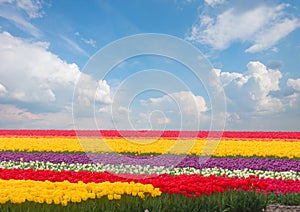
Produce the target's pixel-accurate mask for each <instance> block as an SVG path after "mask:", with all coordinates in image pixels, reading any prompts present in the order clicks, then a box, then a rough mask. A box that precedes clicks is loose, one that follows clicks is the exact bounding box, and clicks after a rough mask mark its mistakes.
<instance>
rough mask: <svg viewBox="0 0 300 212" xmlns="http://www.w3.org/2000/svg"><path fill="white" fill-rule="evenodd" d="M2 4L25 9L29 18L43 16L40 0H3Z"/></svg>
mask: <svg viewBox="0 0 300 212" xmlns="http://www.w3.org/2000/svg"><path fill="white" fill-rule="evenodd" d="M0 4H2V5H3V4H11V5H13V6H14V7H16V8H18V9H19V10H23V11H24V12H25V13H26V14H27V15H28V16H29V18H40V17H42V16H43V11H42V2H41V1H39V0H1V1H0Z"/></svg>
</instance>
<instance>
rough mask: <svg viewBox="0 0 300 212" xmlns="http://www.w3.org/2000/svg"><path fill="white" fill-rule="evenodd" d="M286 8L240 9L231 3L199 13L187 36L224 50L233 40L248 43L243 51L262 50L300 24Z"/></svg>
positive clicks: (257, 7) (264, 5)
mask: <svg viewBox="0 0 300 212" xmlns="http://www.w3.org/2000/svg"><path fill="white" fill-rule="evenodd" d="M212 2H214V1H212ZM287 7H289V5H287V4H279V5H266V4H258V5H256V6H254V7H249V8H248V9H245V8H243V9H242V8H239V7H238V6H234V5H233V6H231V7H229V8H227V9H226V10H225V11H224V12H222V13H220V14H217V15H216V16H212V15H211V14H204V13H201V14H199V21H198V22H197V23H196V24H194V25H193V26H192V28H191V31H190V34H189V36H188V37H187V39H188V40H190V41H194V42H197V43H200V44H207V45H210V46H211V47H213V48H214V49H217V50H224V49H226V48H228V47H229V46H230V45H231V44H232V43H234V42H248V43H251V46H250V47H249V48H247V49H246V52H250V53H254V52H258V51H262V50H265V49H268V48H271V47H272V46H274V45H276V44H277V43H278V42H279V41H280V40H281V39H282V38H284V37H285V36H287V35H288V34H289V33H291V32H292V31H294V30H295V29H296V28H298V27H299V26H300V21H299V19H297V18H294V17H288V13H287V12H286V8H287ZM257 17H259V18H257Z"/></svg>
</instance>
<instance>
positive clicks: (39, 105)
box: [0, 0, 300, 131]
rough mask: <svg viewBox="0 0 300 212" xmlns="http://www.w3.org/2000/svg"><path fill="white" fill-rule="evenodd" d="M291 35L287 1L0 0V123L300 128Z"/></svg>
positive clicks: (295, 44) (299, 76)
mask: <svg viewBox="0 0 300 212" xmlns="http://www.w3.org/2000/svg"><path fill="white" fill-rule="evenodd" d="M299 38H300V2H299V1H294V0H290V1H279V0H270V1H262V0H253V1H246V0H243V1H240V0H231V1H229V0H202V1H198V0H182V1H180V0H153V1H141V0H129V1H122V0H112V1H108V0H89V1H85V0H76V1H69V0H62V1H54V0H52V1H48V0H0V58H1V62H0V128H1V129H132V130H137V129H139V130H140V129H159V130H163V129H169V130H235V131H300V39H299Z"/></svg>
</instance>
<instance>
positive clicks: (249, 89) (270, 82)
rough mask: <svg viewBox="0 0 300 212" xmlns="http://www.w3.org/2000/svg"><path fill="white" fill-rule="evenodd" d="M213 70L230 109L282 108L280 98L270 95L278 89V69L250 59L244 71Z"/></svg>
mask: <svg viewBox="0 0 300 212" xmlns="http://www.w3.org/2000/svg"><path fill="white" fill-rule="evenodd" d="M214 72H215V73H216V74H217V76H218V77H219V78H220V80H221V82H222V83H223V86H224V90H225V93H226V96H227V98H228V101H229V104H231V105H230V107H231V110H232V109H233V110H238V111H242V112H248V113H249V112H254V113H257V114H259V113H261V114H266V113H275V112H279V111H282V110H283V105H282V102H281V100H280V99H278V98H276V97H273V96H271V95H270V92H272V91H278V90H280V87H279V82H280V79H281V78H282V74H281V72H280V71H279V70H273V69H268V68H267V67H266V66H265V65H264V64H262V63H260V62H257V61H252V62H249V63H248V64H247V71H245V72H244V73H237V72H222V71H221V70H217V69H215V70H214Z"/></svg>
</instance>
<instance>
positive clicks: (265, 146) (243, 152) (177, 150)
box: [0, 137, 300, 158]
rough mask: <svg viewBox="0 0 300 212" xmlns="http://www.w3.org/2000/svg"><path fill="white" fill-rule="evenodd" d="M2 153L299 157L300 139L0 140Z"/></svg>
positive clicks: (1, 138)
mask: <svg viewBox="0 0 300 212" xmlns="http://www.w3.org/2000/svg"><path fill="white" fill-rule="evenodd" d="M0 151H27V152H32V151H37V152H44V151H52V152H118V153H124V152H125V153H136V154H143V153H148V154H151V153H157V154H193V155H213V156H222V157H223V156H244V157H249V156H261V157H269V156H274V157H288V158H295V157H297V158H300V140H297V141H291V142H290V141H281V140H265V139H261V140H259V139H255V140H253V139H252V140H251V139H249V140H246V139H244V140H236V139H223V140H220V141H217V140H216V141H214V140H209V141H206V140H204V139H198V140H170V139H158V140H150V139H131V140H126V139H122V138H105V139H95V138H80V139H77V138H62V137H48V138H47V137H24V138H20V137H19V138H8V137H0Z"/></svg>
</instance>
